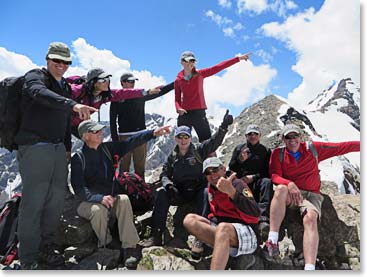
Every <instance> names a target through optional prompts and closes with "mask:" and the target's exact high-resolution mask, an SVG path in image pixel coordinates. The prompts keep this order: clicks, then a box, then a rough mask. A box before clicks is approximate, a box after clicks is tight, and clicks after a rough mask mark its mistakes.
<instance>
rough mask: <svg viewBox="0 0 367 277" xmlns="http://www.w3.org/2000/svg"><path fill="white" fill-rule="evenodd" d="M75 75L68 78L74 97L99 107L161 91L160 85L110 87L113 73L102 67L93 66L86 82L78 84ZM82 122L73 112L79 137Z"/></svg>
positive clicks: (75, 128) (74, 125)
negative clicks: (141, 87) (151, 87)
mask: <svg viewBox="0 0 367 277" xmlns="http://www.w3.org/2000/svg"><path fill="white" fill-rule="evenodd" d="M74 77H76V76H72V77H69V78H68V82H70V86H71V90H72V99H74V100H75V101H76V102H78V103H82V104H85V105H89V106H92V107H94V108H96V109H99V108H100V107H101V105H102V104H105V103H107V102H116V101H121V100H125V99H132V98H140V97H143V96H147V95H154V94H157V93H158V92H160V87H156V88H153V89H149V90H145V89H134V88H121V89H110V77H112V75H111V74H109V73H107V72H105V71H104V70H103V69H101V68H93V69H91V70H89V71H88V73H87V77H86V81H85V83H82V84H78V82H75V80H74ZM80 122H82V120H81V119H80V118H79V116H78V114H76V113H73V115H72V119H71V130H72V134H73V135H74V136H76V137H78V125H79V123H80Z"/></svg>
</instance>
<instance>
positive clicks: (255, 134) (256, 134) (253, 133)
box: [247, 132, 259, 136]
mask: <svg viewBox="0 0 367 277" xmlns="http://www.w3.org/2000/svg"><path fill="white" fill-rule="evenodd" d="M247 135H248V136H258V135H259V134H258V133H255V132H251V133H248V134H247Z"/></svg>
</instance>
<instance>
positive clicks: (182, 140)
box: [175, 134, 192, 152]
mask: <svg viewBox="0 0 367 277" xmlns="http://www.w3.org/2000/svg"><path fill="white" fill-rule="evenodd" d="M191 140H192V139H191V137H190V136H189V135H187V134H179V135H178V136H175V141H176V143H177V145H178V148H179V150H180V151H181V152H186V151H187V150H188V149H189V147H190V144H191Z"/></svg>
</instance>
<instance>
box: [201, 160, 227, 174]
mask: <svg viewBox="0 0 367 277" xmlns="http://www.w3.org/2000/svg"><path fill="white" fill-rule="evenodd" d="M222 165H223V164H222V163H219V162H218V163H210V164H208V165H206V166H205V167H203V173H204V172H205V170H206V169H207V168H209V167H220V166H222Z"/></svg>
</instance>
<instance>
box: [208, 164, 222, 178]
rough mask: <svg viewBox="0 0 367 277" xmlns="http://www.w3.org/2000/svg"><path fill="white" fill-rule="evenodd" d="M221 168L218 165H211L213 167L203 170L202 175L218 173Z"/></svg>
mask: <svg viewBox="0 0 367 277" xmlns="http://www.w3.org/2000/svg"><path fill="white" fill-rule="evenodd" d="M221 169H222V167H221V166H219V167H213V168H207V169H205V171H204V175H205V176H209V175H212V174H213V173H218V172H219V170H221Z"/></svg>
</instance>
